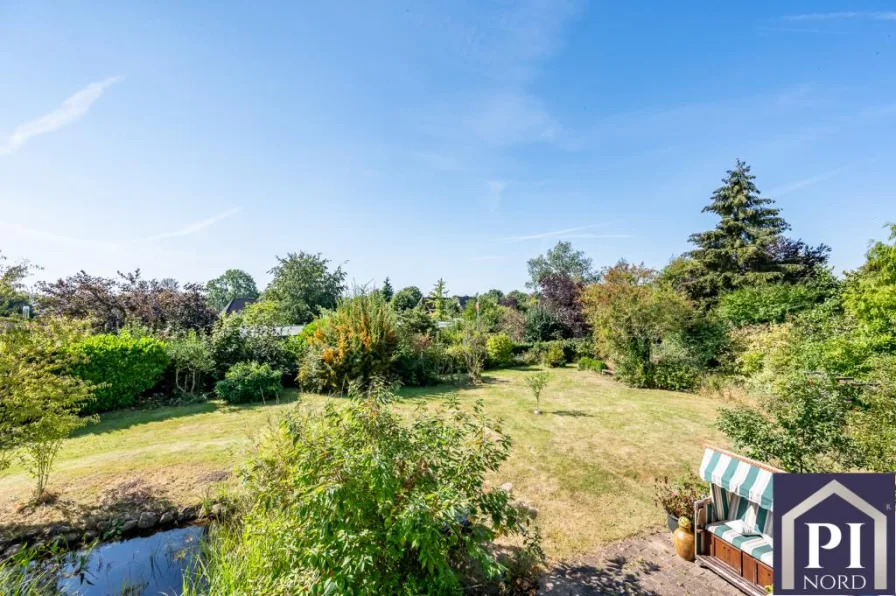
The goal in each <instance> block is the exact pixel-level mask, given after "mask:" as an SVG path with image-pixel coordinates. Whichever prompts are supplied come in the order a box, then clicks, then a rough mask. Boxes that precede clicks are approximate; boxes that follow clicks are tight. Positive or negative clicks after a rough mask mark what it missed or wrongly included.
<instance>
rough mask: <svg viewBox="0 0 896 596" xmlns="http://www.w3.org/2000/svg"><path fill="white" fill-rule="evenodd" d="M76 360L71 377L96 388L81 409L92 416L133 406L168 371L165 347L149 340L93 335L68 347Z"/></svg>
mask: <svg viewBox="0 0 896 596" xmlns="http://www.w3.org/2000/svg"><path fill="white" fill-rule="evenodd" d="M69 349H70V350H71V351H72V352H73V354H74V356H75V357H76V359H77V360H78V362H79V364H77V365H76V366H75V367H74V369H73V371H72V372H73V373H74V374H76V375H77V376H78V377H80V378H81V379H83V380H85V381H87V382H89V383H91V384H93V385H95V386H96V390H95V391H94V399H93V401H91V402H90V403H89V404H88V405H87V406H85V408H84V412H85V413H89V414H94V413H97V412H106V411H108V410H114V409H118V408H127V407H129V406H131V405H133V404H134V399H135V398H136V397H137V395H138V394H140V393H142V392H144V391H147V390H149V389H152V387H153V386H154V385H155V384H156V383H157V382H158V381H159V380H160V379H161V378H162V375H163V374H164V373H165V369H166V368H167V367H168V353H167V351H166V347H165V344H164V343H163V342H161V341H159V340H158V339H155V338H152V337H133V336H131V335H130V334H129V333H127V332H123V333H121V334H118V335H113V334H103V335H93V336H90V337H87V338H84V339H83V340H81V341H79V342H77V343H75V344H73V345H71V346H70V347H69Z"/></svg>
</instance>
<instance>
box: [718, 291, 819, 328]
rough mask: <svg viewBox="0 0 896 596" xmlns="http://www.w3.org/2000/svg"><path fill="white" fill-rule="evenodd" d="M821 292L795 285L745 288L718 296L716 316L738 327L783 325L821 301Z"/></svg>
mask: <svg viewBox="0 0 896 596" xmlns="http://www.w3.org/2000/svg"><path fill="white" fill-rule="evenodd" d="M825 297H826V296H825V291H824V289H823V288H818V287H815V286H809V285H798V284H774V285H768V286H754V287H746V288H742V289H740V290H736V291H734V292H730V293H728V294H725V295H724V296H722V298H721V299H720V300H719V305H718V307H717V312H718V314H719V316H720V317H721V319H722V320H723V321H726V322H728V323H730V324H731V325H734V326H735V327H741V326H743V325H761V324H763V323H783V322H784V321H786V320H787V318H788V317H789V316H792V315H794V314H796V313H798V312H801V311H805V310H808V309H810V308H812V307H813V306H815V305H816V304H817V303H819V302H821V301H822V300H824V298H825Z"/></svg>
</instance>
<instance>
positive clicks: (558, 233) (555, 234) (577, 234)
mask: <svg viewBox="0 0 896 596" xmlns="http://www.w3.org/2000/svg"><path fill="white" fill-rule="evenodd" d="M596 227H598V225H597V224H592V225H587V226H578V227H575V228H566V229H565V230H553V231H551V232H540V233H538V234H527V235H525V236H508V237H506V238H500V239H499V241H500V242H525V241H527V240H543V239H545V238H631V234H594V233H591V232H583V231H582V230H590V229H593V228H596Z"/></svg>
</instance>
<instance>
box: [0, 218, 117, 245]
mask: <svg viewBox="0 0 896 596" xmlns="http://www.w3.org/2000/svg"><path fill="white" fill-rule="evenodd" d="M0 230H5V231H6V232H7V233H9V234H14V235H17V236H22V237H25V238H32V239H34V240H41V241H46V242H53V243H58V244H68V245H79V246H95V247H102V248H114V247H116V246H117V244H115V243H113V242H106V241H104V240H94V239H92V238H78V237H76V236H67V235H65V234H57V233H55V232H48V231H46V230H39V229H37V228H31V227H28V226H24V225H21V224H17V223H14V222H5V221H0Z"/></svg>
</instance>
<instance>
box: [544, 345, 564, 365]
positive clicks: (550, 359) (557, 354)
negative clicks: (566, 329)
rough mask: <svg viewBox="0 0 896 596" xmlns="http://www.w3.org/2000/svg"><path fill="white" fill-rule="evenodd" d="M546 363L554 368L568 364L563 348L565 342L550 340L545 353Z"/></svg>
mask: <svg viewBox="0 0 896 596" xmlns="http://www.w3.org/2000/svg"><path fill="white" fill-rule="evenodd" d="M543 358H544V363H545V364H547V365H548V366H550V367H552V368H557V367H559V366H563V365H565V364H566V352H565V351H564V350H563V342H561V341H551V342H548V343H547V345H546V347H545V350H544V353H543Z"/></svg>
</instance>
